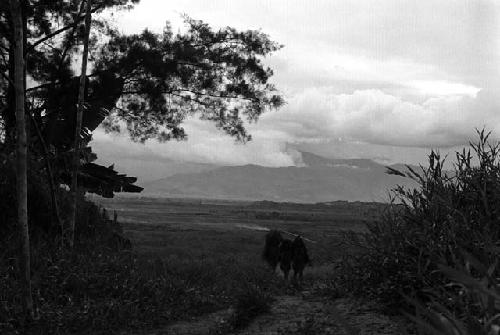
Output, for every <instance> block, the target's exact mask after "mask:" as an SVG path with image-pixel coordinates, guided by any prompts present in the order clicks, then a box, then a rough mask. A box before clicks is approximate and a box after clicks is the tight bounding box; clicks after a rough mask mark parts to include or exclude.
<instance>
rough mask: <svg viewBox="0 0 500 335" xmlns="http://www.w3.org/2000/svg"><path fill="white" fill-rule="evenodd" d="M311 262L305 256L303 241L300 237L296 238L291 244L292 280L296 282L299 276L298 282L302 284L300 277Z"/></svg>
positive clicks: (305, 250) (307, 256)
mask: <svg viewBox="0 0 500 335" xmlns="http://www.w3.org/2000/svg"><path fill="white" fill-rule="evenodd" d="M310 262H311V260H310V258H309V255H308V254H307V248H306V245H305V243H304V240H302V238H301V237H300V236H297V237H296V238H295V239H294V240H293V242H292V267H293V279H294V281H295V282H297V275H299V280H300V282H302V277H303V276H304V268H305V267H306V265H307V264H308V263H310Z"/></svg>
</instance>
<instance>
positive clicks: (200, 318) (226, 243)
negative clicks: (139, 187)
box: [94, 198, 400, 335]
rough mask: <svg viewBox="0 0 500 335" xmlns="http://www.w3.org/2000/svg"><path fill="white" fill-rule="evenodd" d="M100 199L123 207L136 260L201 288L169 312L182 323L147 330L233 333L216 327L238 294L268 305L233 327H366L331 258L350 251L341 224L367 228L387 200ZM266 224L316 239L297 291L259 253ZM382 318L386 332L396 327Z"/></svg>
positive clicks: (188, 289) (189, 290) (344, 330)
mask: <svg viewBox="0 0 500 335" xmlns="http://www.w3.org/2000/svg"><path fill="white" fill-rule="evenodd" d="M94 200H96V199H94ZM97 201H98V202H99V203H100V204H101V205H102V206H103V207H105V208H106V209H107V210H108V214H109V216H110V217H112V216H113V213H112V212H113V211H116V212H117V214H118V220H119V221H120V222H121V223H122V225H123V229H124V233H125V235H126V236H127V237H128V238H130V239H131V241H132V244H133V246H134V251H135V252H136V253H137V254H138V255H139V257H140V258H139V259H142V260H143V261H144V262H154V260H155V259H160V260H161V264H163V265H162V267H165V269H161V271H162V273H167V274H168V275H172V274H173V275H174V276H175V278H179V279H180V280H182V281H183V282H184V283H185V292H184V293H183V294H182V295H181V296H183V297H185V299H187V300H189V299H191V298H190V295H192V294H198V295H199V297H197V298H196V299H195V301H198V302H199V303H198V305H196V306H193V307H192V308H191V309H183V310H184V315H182V316H181V315H177V316H176V317H175V318H174V319H172V320H173V321H175V320H179V321H180V323H175V322H174V323H173V324H172V323H168V324H167V325H163V326H162V327H161V328H159V329H152V330H150V332H148V334H170V333H173V334H198V333H200V334H205V333H206V334H223V333H227V332H224V331H221V329H220V327H221V324H223V323H221V321H220V318H221V315H231V314H232V312H231V311H232V310H233V308H234V306H235V305H237V304H238V302H239V301H240V300H241V299H242V298H241V297H242V296H243V297H245V296H246V297H247V298H244V299H248V297H250V301H249V302H248V303H249V304H250V305H252V304H259V302H258V301H253V299H256V298H255V297H264V299H267V298H266V297H270V300H269V301H273V303H272V306H271V307H272V308H271V309H270V310H268V312H264V316H263V318H259V317H257V319H255V321H254V322H253V323H252V324H250V325H246V324H245V325H244V327H243V328H242V329H239V330H238V329H236V330H235V329H231V330H230V332H229V333H233V332H236V333H238V332H239V333H243V334H246V333H252V334H254V333H255V334H259V331H257V330H256V329H257V328H258V329H262V331H264V333H266V334H267V333H270V334H271V333H272V334H274V333H276V334H281V333H290V334H300V333H302V331H301V329H302V328H303V327H316V328H314V333H318V334H330V333H332V334H349V335H351V334H359V333H360V332H358V331H353V330H352V329H358V330H359V329H362V328H365V327H364V326H363V325H362V324H360V323H359V321H352V320H351V321H349V318H350V319H353V315H358V316H359V315H362V314H359V313H353V312H352V310H351V307H345V306H351V305H349V304H348V303H347V304H346V302H345V301H343V300H336V298H335V297H334V295H335V294H336V293H335V290H334V289H333V287H334V286H335V284H334V283H333V278H334V275H335V261H336V260H338V259H339V258H340V257H342V255H343V254H344V253H345V252H352V250H346V248H345V245H343V244H342V243H341V241H342V240H341V234H342V231H345V230H354V231H363V230H364V229H365V226H366V222H368V221H372V220H376V219H377V218H378V217H379V216H380V214H381V213H382V211H383V210H384V208H385V206H386V205H383V204H377V203H347V202H333V203H327V204H307V205H304V204H293V203H273V202H267V201H266V202H231V201H212V200H192V199H189V200H184V199H152V198H117V199H99V200H97ZM266 229H280V230H282V231H287V232H291V233H294V234H300V235H302V236H304V237H305V238H307V239H309V240H311V242H307V241H306V244H307V247H308V249H309V252H310V256H311V258H312V262H313V266H312V267H307V268H306V271H305V276H304V279H305V280H304V284H303V286H302V287H301V288H296V287H293V286H292V285H288V284H287V285H284V282H283V279H282V278H280V276H279V274H273V273H272V272H271V271H269V269H268V268H267V267H266V265H265V264H264V262H263V261H262V260H261V252H262V248H263V244H264V236H265V234H266ZM290 237H291V236H290ZM312 241H313V242H312ZM183 299H184V298H183ZM299 306H300V307H299ZM332 310H333V311H335V312H331V311H332ZM328 311H330V312H328ZM349 315H350V316H349ZM377 317H378V316H377ZM252 319H253V317H252ZM366 319H367V320H368V321H367V322H368V323H370V322H371V323H373V322H375V323H377V322H379V321H374V320H377V319H376V318H374V317H369V318H366ZM311 320H313V321H311ZM353 320H354V319H353ZM379 323H380V322H379ZM381 323H382V324H383V327H388V329H389V328H390V327H392V326H393V324H392V323H390V322H389V323H388V322H386V321H383V322H381ZM342 325H343V326H342ZM247 327H248V328H247ZM301 327H302V328H301ZM245 328H247V330H245ZM201 329H205V331H206V332H202V331H201ZM327 329H329V330H328V331H326V330H327ZM245 331H246V332H245ZM141 333H143V332H141ZM396 333H398V334H399V333H400V332H399V331H398V332H396ZM126 334H130V333H128V332H127V333H126ZM132 334H135V333H134V332H132ZM366 334H392V333H391V332H373V333H366Z"/></svg>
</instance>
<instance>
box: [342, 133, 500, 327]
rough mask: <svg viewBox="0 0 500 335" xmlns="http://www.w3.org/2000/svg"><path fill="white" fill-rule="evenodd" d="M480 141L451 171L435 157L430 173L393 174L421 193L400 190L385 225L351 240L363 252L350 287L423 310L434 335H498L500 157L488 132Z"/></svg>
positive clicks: (347, 267)
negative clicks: (496, 304)
mask: <svg viewBox="0 0 500 335" xmlns="http://www.w3.org/2000/svg"><path fill="white" fill-rule="evenodd" d="M478 137H479V139H478V141H477V143H471V144H470V148H469V149H468V150H465V149H464V150H463V151H461V152H457V153H456V162H455V164H454V169H453V170H452V171H445V170H444V169H443V165H444V159H441V157H440V155H439V154H438V153H436V152H431V154H430V155H429V166H428V167H427V168H424V167H421V169H420V170H415V169H412V168H411V167H408V171H406V172H401V171H396V170H392V169H391V170H390V171H389V173H392V174H397V175H402V176H406V177H409V178H412V179H413V180H415V181H416V182H417V183H418V188H415V189H403V188H402V187H398V188H397V189H396V190H395V192H394V196H395V197H394V200H395V201H394V204H393V206H392V209H391V210H390V211H388V212H387V213H385V215H384V216H383V218H382V220H380V221H378V222H375V223H373V224H369V226H368V231H367V232H366V233H363V234H354V233H350V234H347V235H346V240H347V242H349V243H350V244H352V245H356V246H358V247H359V248H360V249H361V250H363V251H362V252H361V253H360V254H358V255H355V256H352V257H349V258H348V259H346V260H345V261H344V262H343V264H342V267H341V274H342V275H341V279H342V281H343V283H344V285H347V286H349V287H350V288H352V290H353V291H354V292H355V293H363V295H364V296H369V297H373V298H376V299H378V300H380V301H382V302H384V303H385V304H386V306H388V307H391V308H393V309H399V308H401V307H403V306H406V307H408V308H410V310H411V308H416V310H417V311H418V312H419V313H420V316H418V317H416V319H415V320H420V321H418V322H419V324H420V325H421V326H422V327H424V328H426V331H428V332H430V333H433V334H483V333H484V334H496V333H495V332H493V333H492V331H493V328H495V327H496V324H497V323H496V322H497V321H496V318H497V310H496V307H494V306H495V303H494V302H495V301H496V299H497V298H496V297H497V295H498V292H497V286H496V285H497V283H496V280H497V278H498V277H500V272H499V271H498V268H497V266H496V260H497V257H498V248H497V246H496V243H497V241H498V240H499V238H500V224H499V221H498V218H499V216H500V215H499V214H500V212H499V211H500V162H499V161H500V155H499V146H498V144H495V145H492V144H490V143H489V141H488V138H489V133H486V132H485V131H484V130H483V131H478ZM483 264H484V265H483ZM422 320H427V321H426V322H430V324H427V325H428V326H429V327H427V326H424V322H423V321H422ZM438 325H439V326H438ZM470 327H473V328H470ZM474 327H475V328H474ZM445 329H448V330H445ZM453 329H454V330H453ZM471 329H472V330H471ZM479 329H481V332H479ZM495 329H496V328H495ZM495 331H496V330H495Z"/></svg>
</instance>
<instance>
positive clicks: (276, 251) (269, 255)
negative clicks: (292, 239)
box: [262, 230, 283, 271]
mask: <svg viewBox="0 0 500 335" xmlns="http://www.w3.org/2000/svg"><path fill="white" fill-rule="evenodd" d="M282 241H283V237H282V236H281V234H280V232H279V231H277V230H271V231H270V232H269V233H267V235H266V244H265V245H264V252H263V253H262V258H263V259H264V260H265V261H266V262H267V263H268V264H269V265H270V266H271V268H272V269H273V271H275V270H276V266H277V265H278V263H279V258H280V245H281V242H282Z"/></svg>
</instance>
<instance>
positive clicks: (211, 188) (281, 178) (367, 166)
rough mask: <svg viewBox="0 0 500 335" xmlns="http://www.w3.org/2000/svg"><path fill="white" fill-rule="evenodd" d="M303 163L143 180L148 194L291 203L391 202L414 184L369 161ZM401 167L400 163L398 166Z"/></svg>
mask: <svg viewBox="0 0 500 335" xmlns="http://www.w3.org/2000/svg"><path fill="white" fill-rule="evenodd" d="M301 154H302V163H303V165H302V166H299V167H296V166H289V167H277V168H275V167H265V166H259V165H243V166H223V167H218V168H214V169H211V170H208V171H201V172H196V173H182V174H175V175H173V176H169V177H167V178H163V179H159V180H155V181H152V182H149V183H146V184H144V185H143V186H144V188H145V191H144V194H145V195H150V196H159V197H188V198H191V197H192V198H213V199H234V200H269V201H291V202H305V203H314V202H328V201H336V200H348V201H379V202H382V201H387V200H388V199H389V196H388V194H389V193H388V191H389V190H390V189H393V188H394V187H396V185H398V184H400V185H404V186H410V187H411V186H415V183H414V182H413V181H411V180H409V179H408V178H403V177H400V176H394V175H388V174H387V173H386V167H385V166H384V165H381V164H378V163H377V162H375V161H373V160H370V159H330V158H326V157H322V156H319V155H316V154H313V153H309V152H302V153H301ZM393 166H394V167H396V168H398V169H400V168H401V165H400V164H395V165H393Z"/></svg>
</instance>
